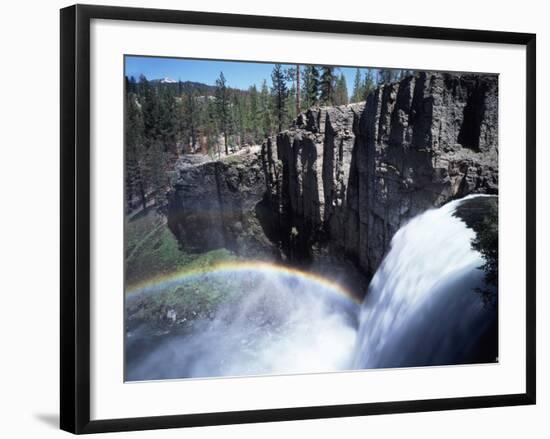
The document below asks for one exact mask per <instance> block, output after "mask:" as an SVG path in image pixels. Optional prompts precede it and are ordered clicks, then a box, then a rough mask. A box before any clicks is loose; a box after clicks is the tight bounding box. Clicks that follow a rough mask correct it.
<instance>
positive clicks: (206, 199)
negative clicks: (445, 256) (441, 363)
mask: <svg viewBox="0 0 550 439" xmlns="http://www.w3.org/2000/svg"><path fill="white" fill-rule="evenodd" d="M178 172H179V177H178V180H177V183H176V184H175V185H174V189H173V191H172V192H171V194H170V197H169V198H170V202H169V207H168V223H169V226H170V228H171V230H172V231H173V232H174V233H175V235H176V236H177V237H178V239H179V241H180V243H182V245H183V246H188V247H192V248H197V249H198V248H213V247H219V246H225V247H229V248H233V249H235V250H236V251H242V252H246V251H248V246H251V248H253V249H254V251H256V252H259V253H261V252H267V253H268V254H272V255H277V256H278V257H281V258H283V259H284V258H288V259H291V260H297V261H316V260H323V259H325V260H346V261H351V262H352V263H353V264H354V265H355V266H357V267H358V268H360V270H361V271H362V272H363V273H365V274H366V275H367V276H369V275H371V274H372V273H374V271H375V270H376V268H377V267H378V265H379V264H380V262H381V260H382V258H383V256H384V254H385V253H386V251H387V250H388V246H389V243H390V240H391V238H392V236H393V235H394V233H395V232H396V231H397V230H398V229H399V227H400V226H401V225H402V224H404V222H406V221H407V220H408V219H410V218H412V217H413V216H415V215H417V214H419V213H421V212H423V211H424V210H426V209H428V208H431V207H436V206H439V205H441V204H443V203H445V202H446V201H448V200H450V199H453V198H456V197H462V196H465V195H467V194H469V193H490V194H496V193H498V77H497V76H496V75H478V74H450V73H449V74H447V73H420V74H418V75H416V76H409V77H406V78H404V79H403V80H401V81H400V82H397V83H392V84H387V85H383V86H381V87H379V88H377V89H376V90H374V91H373V92H372V93H371V94H370V95H369V96H368V98H367V101H366V102H363V103H358V104H352V105H347V106H340V107H322V108H317V109H310V110H308V111H307V112H305V113H303V114H300V115H299V116H298V118H297V119H296V120H295V121H294V123H293V125H292V127H291V128H290V129H289V130H287V131H284V132H282V133H279V134H278V135H277V136H276V138H270V139H267V140H266V141H265V142H264V144H263V145H262V147H261V150H260V151H258V152H256V151H251V152H250V153H248V154H240V155H239V156H235V157H227V158H226V159H223V160H221V161H217V162H209V163H205V164H201V165H195V166H180V167H179V170H178Z"/></svg>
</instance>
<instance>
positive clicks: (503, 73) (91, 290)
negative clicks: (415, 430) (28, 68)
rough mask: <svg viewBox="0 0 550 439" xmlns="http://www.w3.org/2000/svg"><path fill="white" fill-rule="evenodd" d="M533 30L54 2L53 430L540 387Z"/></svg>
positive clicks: (258, 418) (327, 409)
mask: <svg viewBox="0 0 550 439" xmlns="http://www.w3.org/2000/svg"><path fill="white" fill-rule="evenodd" d="M535 41H536V39H535V35H533V34H524V33H509V32H495V31H480V30H464V29H444V28H427V27H417V26H397V25H389V24H372V23H359V22H338V21H325V20H310V19H304V18H288V17H265V16H244V15H231V14H218V13H207V12H185V11H172V10H156V9H134V8H118V7H103V6H82V5H76V6H72V7H68V8H65V9H62V10H61V428H62V429H64V430H67V431H70V432H73V433H95V432H107V431H123V430H141V429H154V428H169V427H186V426H202V425H215V424H229V423H247V422H266V421H280V420H297V419H312V418H320V417H344V416H362V415H371V414H384V413H401V412H420V411H432V410H448V409H462V408H480V407H495V406H506V405H508V406H512V405H525V404H534V403H535V393H536V386H535V375H536V372H535V131H536V127H535V87H536V78H535Z"/></svg>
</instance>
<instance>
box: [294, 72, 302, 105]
mask: <svg viewBox="0 0 550 439" xmlns="http://www.w3.org/2000/svg"><path fill="white" fill-rule="evenodd" d="M300 69H301V67H300V64H296V89H295V92H294V93H295V96H296V114H300V111H302V110H301V102H300V94H301V92H302V89H301V87H300Z"/></svg>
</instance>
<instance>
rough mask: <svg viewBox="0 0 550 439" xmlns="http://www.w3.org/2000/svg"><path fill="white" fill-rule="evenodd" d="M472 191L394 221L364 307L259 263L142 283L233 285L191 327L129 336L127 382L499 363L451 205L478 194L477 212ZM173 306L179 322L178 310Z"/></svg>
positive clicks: (476, 273)
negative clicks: (162, 333) (145, 338)
mask: <svg viewBox="0 0 550 439" xmlns="http://www.w3.org/2000/svg"><path fill="white" fill-rule="evenodd" d="M479 197H480V196H470V197H466V198H463V199H461V200H457V201H452V202H450V203H448V204H446V205H444V206H442V207H440V208H438V209H431V210H428V211H426V212H424V213H422V214H420V215H418V216H417V217H415V218H413V219H411V220H410V221H409V222H408V223H407V224H405V225H404V226H402V227H401V228H400V229H399V231H398V232H397V233H396V234H395V236H394V237H393V239H392V241H391V245H390V249H389V251H388V253H387V254H386V256H385V258H384V260H383V261H382V263H381V265H380V267H379V268H378V270H377V271H376V273H375V275H374V277H373V279H372V281H371V283H370V285H369V288H368V292H367V294H366V296H365V299H364V300H363V302H362V303H360V304H359V303H356V302H355V301H354V300H353V298H352V297H350V295H349V294H347V293H346V291H345V290H343V289H342V288H341V287H340V286H338V284H337V283H334V282H330V281H327V280H326V279H324V278H322V277H321V276H319V275H313V274H311V273H308V272H303V271H299V270H297V269H291V268H288V267H281V266H278V265H275V264H267V263H258V262H256V263H252V262H247V263H243V262H239V263H233V264H225V265H223V266H219V267H217V268H216V269H212V270H210V271H209V272H206V273H205V272H196V273H189V272H188V273H185V274H184V275H182V276H173V277H169V278H167V279H165V280H164V281H163V282H161V283H160V284H153V285H149V286H148V287H147V288H146V289H148V290H150V291H149V293H150V294H155V293H156V292H158V291H157V290H158V289H159V288H160V289H162V288H167V287H169V286H173V285H177V284H178V283H182V282H186V281H188V280H189V279H194V280H201V279H203V278H202V277H201V276H209V279H210V280H212V279H218V280H219V281H220V282H222V283H223V284H224V285H225V287H226V288H230V287H229V285H237V287H235V286H233V287H232V288H233V289H234V290H235V291H237V292H236V293H235V294H233V298H232V299H231V300H229V301H227V302H226V303H224V304H223V305H222V306H220V308H219V309H218V311H217V312H216V315H215V316H213V317H211V318H204V319H197V321H196V322H194V324H193V327H192V329H190V330H187V331H184V332H181V333H170V334H168V335H166V336H162V337H159V336H152V337H150V338H149V339H148V341H147V343H149V345H150V346H153V347H152V348H151V349H150V350H149V348H148V349H147V353H146V355H141V354H142V352H141V347H142V346H144V344H143V339H139V338H137V339H136V337H135V336H132V337H133V338H132V337H130V338H127V345H126V353H127V358H128V359H129V361H128V363H127V369H126V376H127V379H129V380H147V379H166V378H181V377H211V376H239V375H258V374H277V373H311V372H328V371H337V370H349V369H368V368H390V367H412V366H428V365H448V364H465V363H480V362H494V361H496V356H497V352H498V350H497V348H498V342H497V331H496V329H497V326H496V325H497V320H498V319H497V308H496V306H494V305H489V306H488V305H487V303H486V302H484V300H483V298H482V296H481V294H479V291H476V289H477V290H478V289H479V288H482V287H484V276H485V273H484V272H483V270H482V269H481V268H480V267H481V266H482V264H483V262H484V261H483V259H482V257H481V255H480V254H479V253H478V252H477V251H474V250H473V249H472V239H474V237H475V232H474V230H473V229H472V228H470V227H468V226H467V225H466V222H465V220H464V219H461V218H460V217H459V216H460V215H458V214H457V208H458V207H459V206H460V207H461V208H462V206H463V203H466V202H468V203H471V201H472V200H474V199H476V200H478V201H476V203H477V204H476V206H474V208H475V209H478V210H479V209H480V204H481V211H483V209H484V207H483V205H482V204H483V203H480V201H479V200H480V198H479ZM484 199H486V200H488V199H489V197H484ZM474 204H475V203H474ZM475 209H474V210H475ZM204 279H206V278H204ZM169 312H170V314H169V315H168V317H170V318H171V319H173V320H174V321H175V320H176V319H177V315H176V313H175V312H173V311H171V310H170V311H169ZM128 337H129V336H128ZM133 352H134V353H133ZM135 352H137V354H136V353H135ZM138 354H139V355H138Z"/></svg>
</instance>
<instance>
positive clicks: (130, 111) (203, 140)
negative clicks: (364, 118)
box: [125, 64, 408, 213]
mask: <svg viewBox="0 0 550 439" xmlns="http://www.w3.org/2000/svg"><path fill="white" fill-rule="evenodd" d="M362 70H363V71H365V76H364V78H362V75H361V71H362ZM406 73H408V71H402V70H388V69H357V74H356V78H355V81H354V88H353V93H352V96H351V102H359V101H363V100H365V97H366V95H367V94H368V93H370V92H371V91H372V90H373V89H374V87H375V85H376V84H379V83H383V82H388V81H394V80H398V79H400V78H401V77H402V76H403V75H404V74H406ZM349 102H350V97H349V93H348V88H347V84H346V79H345V76H344V75H343V73H342V72H339V68H338V67H333V66H313V65H306V66H301V65H283V64H275V65H274V67H273V71H272V73H271V77H270V78H266V79H265V80H264V81H263V82H262V84H261V88H260V89H258V88H256V85H252V86H250V87H249V88H248V89H246V90H239V89H234V88H231V87H229V86H228V85H227V80H226V77H225V75H224V73H223V72H220V75H219V77H218V79H217V80H216V82H215V84H214V85H206V84H200V83H193V82H181V81H179V82H163V81H158V80H148V79H147V78H146V77H145V76H143V75H142V76H140V78H139V79H138V80H136V79H135V78H134V77H127V78H126V112H125V119H126V120H125V144H126V160H125V163H126V168H125V187H126V191H125V193H126V211H127V213H131V212H133V211H135V210H136V209H137V208H138V207H141V208H142V209H145V208H146V207H147V206H151V205H154V206H157V207H158V206H162V205H163V204H164V203H165V198H166V192H167V191H168V190H169V183H170V181H169V176H170V172H171V171H172V170H173V169H174V164H175V163H176V161H177V159H178V157H179V155H180V154H182V153H187V154H188V153H192V154H195V153H200V154H209V155H210V156H211V157H218V158H220V157H221V156H222V154H223V155H228V154H230V153H231V152H234V151H236V150H238V149H241V148H243V147H245V146H247V145H254V144H261V143H262V142H263V140H264V139H265V138H266V137H269V136H273V135H275V134H276V133H278V132H280V131H283V130H285V129H287V128H288V127H289V126H290V124H291V123H292V121H293V120H294V119H295V118H296V116H297V115H298V113H299V112H301V111H302V109H305V110H307V109H308V108H310V107H314V106H318V105H327V106H328V105H345V104H348V103H349Z"/></svg>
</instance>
